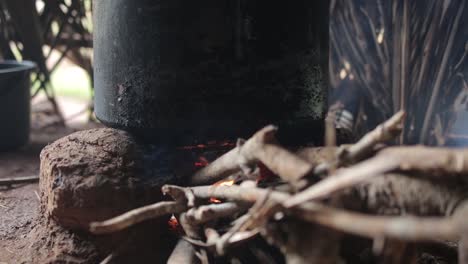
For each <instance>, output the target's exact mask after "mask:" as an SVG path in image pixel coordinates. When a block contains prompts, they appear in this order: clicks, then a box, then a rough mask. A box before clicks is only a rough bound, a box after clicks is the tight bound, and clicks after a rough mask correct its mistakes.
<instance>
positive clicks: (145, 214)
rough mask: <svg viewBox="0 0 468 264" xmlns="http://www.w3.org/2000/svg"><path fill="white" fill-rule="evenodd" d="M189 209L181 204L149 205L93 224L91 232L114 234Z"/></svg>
mask: <svg viewBox="0 0 468 264" xmlns="http://www.w3.org/2000/svg"><path fill="white" fill-rule="evenodd" d="M186 209H187V205H185V204H183V203H180V202H159V203H156V204H151V205H147V206H144V207H140V208H137V209H134V210H131V211H128V212H126V213H124V214H122V215H119V216H117V217H114V218H111V219H109V220H106V221H103V222H92V223H91V224H90V227H89V230H90V231H91V233H93V234H109V233H114V232H117V231H120V230H123V229H125V228H128V227H130V226H132V225H135V224H138V223H141V222H143V221H145V220H148V219H153V218H157V217H161V216H163V215H169V214H178V213H181V212H183V211H185V210H186Z"/></svg>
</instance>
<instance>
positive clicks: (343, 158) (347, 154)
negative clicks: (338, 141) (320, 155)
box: [315, 111, 405, 174]
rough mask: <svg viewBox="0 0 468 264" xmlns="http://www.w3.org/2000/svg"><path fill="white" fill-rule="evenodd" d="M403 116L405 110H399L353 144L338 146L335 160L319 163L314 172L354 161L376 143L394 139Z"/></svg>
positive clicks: (370, 149) (369, 151)
mask: <svg viewBox="0 0 468 264" xmlns="http://www.w3.org/2000/svg"><path fill="white" fill-rule="evenodd" d="M404 117H405V112H404V111H399V112H398V113H396V114H395V115H393V116H392V117H391V118H390V119H388V120H387V121H385V122H384V123H382V124H380V125H379V126H377V127H376V128H375V129H374V130H372V131H370V132H368V133H367V134H366V135H364V137H362V138H361V139H360V140H359V141H358V142H356V143H355V144H351V145H345V146H342V147H340V148H339V149H338V151H337V158H336V160H335V161H331V162H326V163H322V164H319V166H317V167H316V168H315V173H317V174H323V173H325V172H327V171H330V170H331V169H334V168H337V167H340V166H342V165H344V164H348V163H354V162H357V161H359V160H361V159H363V158H365V157H366V156H368V155H369V154H370V153H372V152H373V151H374V148H375V146H376V145H378V144H380V143H385V142H386V141H389V140H391V139H394V138H396V137H397V136H398V135H399V134H400V133H401V130H402V123H403V120H404Z"/></svg>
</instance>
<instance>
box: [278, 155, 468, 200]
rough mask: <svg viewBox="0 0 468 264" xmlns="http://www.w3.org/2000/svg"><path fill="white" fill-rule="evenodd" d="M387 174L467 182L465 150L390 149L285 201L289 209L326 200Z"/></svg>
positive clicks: (341, 171)
mask: <svg viewBox="0 0 468 264" xmlns="http://www.w3.org/2000/svg"><path fill="white" fill-rule="evenodd" d="M388 172H411V173H413V174H414V175H415V176H418V175H422V177H425V178H431V179H441V180H447V179H448V178H451V179H454V180H462V181H465V182H468V177H466V175H467V174H468V149H443V148H432V147H423V146H415V147H390V148H386V149H384V150H382V151H380V152H379V153H378V154H377V156H375V157H373V158H371V159H368V160H366V161H363V162H361V163H359V164H357V165H355V166H352V167H349V168H344V169H340V170H338V171H337V172H336V173H335V175H332V176H330V177H328V178H326V179H324V180H322V181H320V182H319V183H317V184H315V185H313V186H311V187H309V188H308V189H306V190H304V191H302V192H301V193H299V194H297V195H296V196H295V197H293V198H292V199H290V200H289V201H286V203H285V206H286V207H293V206H295V205H297V204H301V203H303V202H305V201H309V200H313V199H318V198H322V197H325V196H329V195H331V194H333V193H334V192H337V191H339V190H343V189H345V188H348V187H351V186H354V185H356V184H358V183H361V182H364V181H366V180H368V179H370V178H372V177H375V176H378V175H382V174H384V173H388Z"/></svg>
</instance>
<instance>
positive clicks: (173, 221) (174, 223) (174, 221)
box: [167, 215, 179, 232]
mask: <svg viewBox="0 0 468 264" xmlns="http://www.w3.org/2000/svg"><path fill="white" fill-rule="evenodd" d="M167 224H168V225H169V229H170V230H171V231H174V232H177V230H178V229H179V221H177V218H176V217H175V216H174V215H172V216H171V218H170V219H169V221H167Z"/></svg>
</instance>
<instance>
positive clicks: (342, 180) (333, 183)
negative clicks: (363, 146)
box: [284, 156, 399, 208]
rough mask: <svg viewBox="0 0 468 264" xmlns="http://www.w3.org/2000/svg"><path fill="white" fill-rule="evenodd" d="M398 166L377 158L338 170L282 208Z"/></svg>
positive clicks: (343, 187)
mask: <svg viewBox="0 0 468 264" xmlns="http://www.w3.org/2000/svg"><path fill="white" fill-rule="evenodd" d="M398 165H399V162H398V161H396V160H387V159H386V158H385V157H381V156H377V157H374V158H371V159H368V160H366V161H363V162H361V163H359V164H357V165H355V166H352V167H349V168H343V169H339V170H337V171H336V173H335V174H334V175H331V176H329V177H327V178H325V179H323V180H322V181H320V182H318V183H317V184H315V185H312V186H310V187H309V188H307V189H305V190H304V191H302V192H300V193H298V194H296V195H294V196H293V197H292V198H291V199H289V200H287V201H284V206H285V207H287V208H291V207H294V206H298V205H300V204H302V203H304V202H307V201H310V200H314V199H319V198H323V197H326V196H330V195H331V194H333V193H335V192H337V191H340V190H343V189H345V188H349V187H352V186H354V185H356V184H358V183H362V182H364V181H365V180H368V179H370V178H372V177H377V176H379V175H382V174H384V173H387V172H390V171H393V170H395V169H396V168H398Z"/></svg>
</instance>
